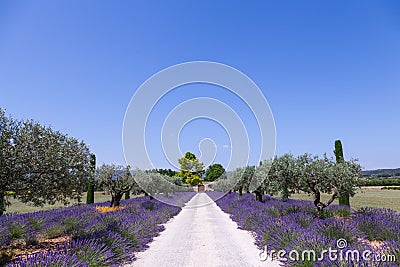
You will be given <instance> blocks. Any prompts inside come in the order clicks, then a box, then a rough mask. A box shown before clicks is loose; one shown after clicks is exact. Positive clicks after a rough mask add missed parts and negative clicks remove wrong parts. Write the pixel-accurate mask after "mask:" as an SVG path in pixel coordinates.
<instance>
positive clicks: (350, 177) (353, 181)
mask: <svg viewBox="0 0 400 267" xmlns="http://www.w3.org/2000/svg"><path fill="white" fill-rule="evenodd" d="M360 171H361V166H360V165H359V164H357V162H356V161H355V160H351V161H347V162H343V163H336V164H335V163H334V162H333V160H332V159H331V158H327V157H326V155H324V157H323V158H321V159H319V158H318V157H317V156H314V157H312V156H311V155H310V154H304V155H301V156H299V157H297V160H296V166H295V174H296V175H295V177H296V178H295V179H292V180H291V185H292V187H293V188H294V189H296V190H299V191H303V192H306V193H309V194H311V195H312V196H313V197H314V205H315V207H316V208H317V210H318V211H322V210H323V209H324V208H326V207H328V206H329V205H330V204H331V203H332V202H333V201H334V200H335V199H336V198H338V197H339V196H340V193H339V192H345V193H348V194H349V195H351V196H354V194H355V191H356V188H357V185H358V183H359V179H360ZM321 193H326V194H331V198H330V199H329V200H328V201H327V203H323V202H322V201H321Z"/></svg>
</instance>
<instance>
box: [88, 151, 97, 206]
mask: <svg viewBox="0 0 400 267" xmlns="http://www.w3.org/2000/svg"><path fill="white" fill-rule="evenodd" d="M95 171H96V155H95V154H90V179H89V184H88V190H87V196H86V204H90V203H94V175H95Z"/></svg>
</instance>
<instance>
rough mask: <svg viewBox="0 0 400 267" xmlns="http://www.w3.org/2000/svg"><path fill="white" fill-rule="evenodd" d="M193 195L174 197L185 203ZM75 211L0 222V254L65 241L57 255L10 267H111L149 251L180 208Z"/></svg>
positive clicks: (138, 201)
mask: <svg viewBox="0 0 400 267" xmlns="http://www.w3.org/2000/svg"><path fill="white" fill-rule="evenodd" d="M194 194H195V193H194V192H183V193H180V194H179V193H177V194H176V197H179V199H180V200H179V201H188V200H189V199H190V198H191V197H193V195H194ZM108 205H109V203H107V202H105V203H97V204H88V205H76V206H72V207H66V208H59V209H54V210H48V211H39V212H34V213H26V214H6V215H4V216H0V250H1V249H2V248H3V249H4V248H6V247H8V246H10V245H16V244H19V245H21V244H22V245H35V244H37V243H38V242H39V241H43V240H45V239H52V238H56V237H67V240H69V241H68V242H67V243H64V244H61V245H59V246H58V247H57V248H56V249H52V250H49V251H42V252H39V253H35V254H33V255H28V256H25V257H19V259H17V260H15V261H14V262H12V263H10V264H9V266H111V265H115V264H121V263H124V262H130V261H132V260H134V252H136V251H141V250H143V249H145V248H147V243H149V242H150V241H151V240H152V239H153V238H154V237H155V236H157V235H158V234H159V232H160V231H162V230H163V229H164V227H163V226H162V225H161V224H163V223H166V222H167V221H168V220H169V219H170V218H171V217H173V216H175V215H177V214H178V213H179V211H180V210H181V208H180V207H176V206H170V205H167V204H164V203H162V202H159V201H157V200H155V199H150V198H149V197H138V198H134V199H129V200H123V201H121V206H123V208H122V209H120V210H116V211H112V212H107V213H100V212H98V211H97V210H96V206H104V207H105V206H108Z"/></svg>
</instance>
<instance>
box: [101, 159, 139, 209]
mask: <svg viewBox="0 0 400 267" xmlns="http://www.w3.org/2000/svg"><path fill="white" fill-rule="evenodd" d="M97 177H98V178H99V182H100V183H101V184H102V185H104V186H105V187H106V188H107V190H108V191H110V193H111V202H110V206H111V207H118V206H119V205H120V201H121V199H122V196H123V195H124V194H125V193H126V192H130V191H132V190H134V191H140V188H139V186H138V185H137V183H136V181H135V179H134V177H133V175H132V172H131V168H130V166H126V167H123V166H117V165H115V164H103V165H102V166H101V167H100V168H98V169H97Z"/></svg>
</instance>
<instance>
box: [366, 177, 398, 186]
mask: <svg viewBox="0 0 400 267" xmlns="http://www.w3.org/2000/svg"><path fill="white" fill-rule="evenodd" d="M359 186H400V178H385V179H379V178H370V179H361V180H360V182H359Z"/></svg>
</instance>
